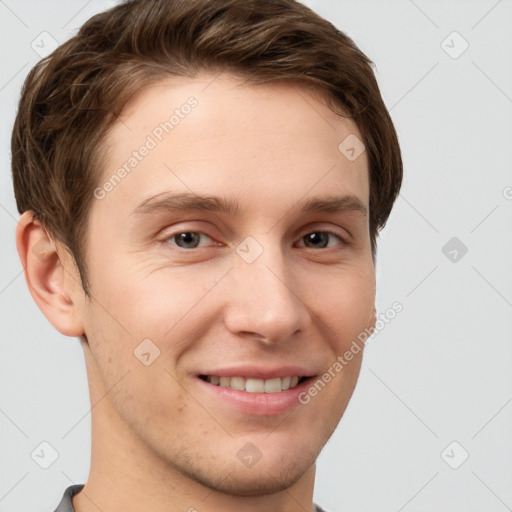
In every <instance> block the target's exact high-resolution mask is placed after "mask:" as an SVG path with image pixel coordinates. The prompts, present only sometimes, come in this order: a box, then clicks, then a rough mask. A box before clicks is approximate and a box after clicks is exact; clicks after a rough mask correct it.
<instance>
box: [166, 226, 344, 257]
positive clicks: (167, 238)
mask: <svg viewBox="0 0 512 512" xmlns="http://www.w3.org/2000/svg"><path fill="white" fill-rule="evenodd" d="M185 233H193V234H196V235H197V234H198V235H203V236H206V237H207V238H209V239H210V240H212V237H210V236H208V235H207V234H206V233H204V232H202V231H177V232H175V233H171V234H170V235H169V236H166V237H165V239H163V240H162V244H164V245H169V240H172V239H174V238H176V237H177V236H178V235H182V234H185ZM313 233H323V234H327V235H331V236H333V237H336V238H337V239H338V240H339V241H340V243H341V245H343V246H345V245H348V242H347V241H346V240H345V239H344V238H343V237H342V236H341V235H339V234H338V233H336V232H334V231H331V230H328V229H321V230H320V229H319V230H314V231H310V232H308V233H306V234H304V235H302V236H301V237H300V240H301V241H302V240H303V239H304V238H305V237H306V236H307V235H311V234H313ZM170 245H174V246H175V247H177V248H178V249H180V250H182V251H188V252H189V251H192V250H194V249H201V248H203V247H192V248H188V249H186V248H183V247H179V246H178V245H176V244H170ZM303 247H304V246H303ZM305 248H306V249H314V250H319V249H315V248H314V247H305ZM330 248H331V247H330V246H329V245H328V246H327V247H321V248H320V249H330Z"/></svg>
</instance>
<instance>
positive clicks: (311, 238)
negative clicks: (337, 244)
mask: <svg viewBox="0 0 512 512" xmlns="http://www.w3.org/2000/svg"><path fill="white" fill-rule="evenodd" d="M306 240H307V241H308V242H310V243H312V245H313V247H319V246H322V247H326V243H327V241H326V237H325V236H324V233H320V232H316V233H311V234H310V235H308V236H307V237H306ZM318 242H320V243H318ZM306 245H307V244H306Z"/></svg>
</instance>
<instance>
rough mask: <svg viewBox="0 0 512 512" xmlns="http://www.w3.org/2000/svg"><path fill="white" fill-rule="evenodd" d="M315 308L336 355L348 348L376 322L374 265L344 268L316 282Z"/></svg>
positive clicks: (320, 324) (320, 325) (320, 326)
mask: <svg viewBox="0 0 512 512" xmlns="http://www.w3.org/2000/svg"><path fill="white" fill-rule="evenodd" d="M315 286H316V288H317V289H318V290H319V292H318V293H317V294H316V295H315V299H314V300H315V311H316V313H317V315H318V316H319V318H320V320H321V321H320V322H319V328H322V327H323V328H324V331H323V334H324V336H325V338H326V339H329V340H331V346H332V348H333V349H335V351H336V353H337V354H340V353H342V352H343V351H345V350H346V349H347V347H348V346H350V344H351V343H352V341H353V340H357V336H358V335H359V334H360V333H361V332H364V330H365V329H367V328H368V327H369V326H371V325H372V321H373V308H374V304H375V272H374V270H373V266H372V265H371V264H369V265H367V266H365V267H363V266H361V267H359V268H344V269H343V270H339V271H338V272H333V274H332V275H331V276H328V277H324V278H323V279H322V280H321V281H320V282H319V281H317V283H316V285H315Z"/></svg>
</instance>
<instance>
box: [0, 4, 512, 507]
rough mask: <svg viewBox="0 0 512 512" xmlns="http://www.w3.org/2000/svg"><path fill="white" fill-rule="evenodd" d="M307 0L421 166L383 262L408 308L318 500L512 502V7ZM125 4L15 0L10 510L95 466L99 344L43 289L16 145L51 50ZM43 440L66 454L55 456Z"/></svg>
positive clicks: (381, 252) (4, 413) (6, 31)
mask: <svg viewBox="0 0 512 512" xmlns="http://www.w3.org/2000/svg"><path fill="white" fill-rule="evenodd" d="M304 3H306V4H307V5H309V6H310V7H312V8H313V9H315V10H316V11H317V12H318V13H319V14H321V15H323V16H324V17H326V18H327V19H329V20H330V21H331V22H333V23H334V24H335V25H336V26H337V27H338V28H339V29H341V30H343V31H345V32H347V33H348V35H350V36H351V37H352V38H353V39H354V40H355V42H356V43H357V44H358V45H359V47H360V48H361V49H362V50H363V51H364V52H365V53H366V54H367V55H368V56H369V57H370V58H371V59H372V60H373V61H374V62H375V64H376V73H377V79H378V81H379V84H380V86H381V90H382V93H383V96H384V99H385V102H386V104H387V106H388V108H389V109H390V111H391V116H392V117H393V120H394V122H395V125H396V128H397V131H398V134H399V137H400V142H401V146H402V151H403V158H404V165H405V179H404V184H403V189H402V193H401V196H400V198H399V199H398V201H397V203H396V206H395V210H394V211H393V213H392V215H391V218H390V220H389V222H388V226H387V227H386V228H385V230H384V231H383V232H382V234H381V237H380V241H379V248H378V263H377V280H378V297H377V307H378V311H379V312H384V311H385V310H387V309H388V308H389V307H390V306H391V304H392V303H393V302H395V301H399V302H400V303H401V304H402V305H403V311H402V312H401V313H399V314H398V315H397V316H396V317H395V318H394V319H393V320H392V321H391V322H389V323H388V324H386V326H385V328H384V329H382V330H381V331H380V332H379V333H378V334H377V335H376V336H375V337H374V339H372V340H371V341H370V342H369V343H368V345H367V348H366V354H365V359H364V363H363V368H362V371H361V376H360V380H359V383H358V385H357V388H356V391H355V393H354V395H353V399H352V401H351V403H350V405H349V407H348V409H347V411H346V413H345V415H344V417H343V419H342V422H341V424H340V426H339V428H338V430H337V432H336V434H335V435H334V436H333V438H332V439H331V440H330V442H329V443H328V444H327V446H326V448H325V449H324V451H323V452H322V454H321V455H320V458H319V462H318V472H317V482H316V491H315V500H316V501H317V502H318V503H320V504H321V505H322V506H323V507H325V508H326V509H327V510H328V511H330V512H341V511H354V512H369V511H372V512H373V511H376V510H379V511H381V512H387V511H396V512H399V511H402V510H403V511H406V512H418V511H431V510H436V511H437V512H448V511H449V512H457V511H464V512H483V511H485V512H501V511H506V510H512V486H511V485H510V482H511V479H512V435H511V433H512V428H511V427H512V372H511V371H510V367H511V362H512V344H511V341H512V339H511V338H512V336H511V332H512V314H511V313H512V270H511V262H512V231H511V228H512V172H511V169H512V151H511V146H512V144H511V141H512V64H511V63H512V58H511V57H512V2H511V1H510V0H500V1H496V0H480V1H475V0H473V1H462V0H459V1H453V0H452V1H433V0H431V1H427V0H415V1H412V0H391V1H386V2H384V1H382V0H381V1H378V0H374V1H369V0H368V1H364V0H363V1H361V0H359V1H356V0H350V1H348V0H341V1H335V0H316V1H312V0H310V1H305V2H304ZM113 4H114V2H105V1H101V0H90V1H87V0H72V1H66V2H64V1H55V0H52V1H44V2H42V1H36V0H32V1H28V0H27V1H15V0H0V52H1V74H0V105H1V113H2V115H1V117H0V145H1V146H0V147H1V150H0V179H1V188H0V250H1V270H0V460H1V464H0V512H7V511H10V512H21V511H27V510H34V511H35V510H37V511H46V512H52V511H53V510H54V508H55V507H56V505H57V503H58V502H59V501H60V498H61V496H62V493H63V491H64V489H65V487H67V486H69V485H71V484H72V483H84V482H85V481H86V479H87V474H88V469H89V455H90V404H89V397H88V390H87V384H86V373H85V368H84V363H83V356H82V352H81V348H80V344H79V341H78V340H77V339H72V338H66V337H64V336H61V335H60V334H59V333H58V332H57V331H55V330H54V329H53V327H52V326H51V325H50V324H49V323H48V322H47V321H46V319H45V318H44V316H43V315H42V313H41V312H40V311H39V310H38V308H37V307H36V306H35V304H34V302H33V300H32V298H31V297H30V294H29V293H28V291H27V288H26V285H25V281H24V278H23V274H22V268H21V265H20V263H19V260H18V257H17V253H16V250H15V245H14V230H15V227H16V222H17V219H18V214H17V211H16V207H15V201H14V197H13V191H12V184H11V178H10V153H9V144H10V131H11V129H12V123H13V120H14V115H15V109H16V104H17V101H18V98H19V92H20V87H21V84H22V82H23V80H24V78H25V76H26V74H27V73H28V71H29V69H30V68H31V67H32V66H33V65H34V64H35V63H36V62H37V60H38V59H39V58H40V55H39V54H38V52H39V53H41V52H44V51H45V49H49V48H51V45H52V44H53V42H52V40H53V39H54V40H56V41H58V42H59V43H62V42H64V41H65V40H66V39H67V38H68V37H70V36H71V35H72V34H73V33H74V32H75V30H76V29H77V28H78V27H79V26H80V25H81V24H82V23H83V22H84V21H85V20H86V19H88V18H89V17H90V16H91V15H93V14H94V13H96V12H99V11H101V10H103V9H105V8H108V7H110V6H112V5H113ZM454 237H455V239H454V240H452V239H453V238H454ZM446 244H448V245H446ZM466 250H467V252H465V251H466ZM43 442H45V443H49V444H50V445H51V447H53V448H50V447H49V446H48V445H46V444H44V445H41V443H43ZM34 450H36V453H41V450H43V452H44V453H46V457H50V459H48V461H47V462H50V460H51V456H52V454H53V452H52V450H56V452H57V453H58V458H57V459H56V460H55V462H53V464H51V466H49V467H48V468H47V469H44V468H42V467H41V466H40V465H41V463H42V462H41V461H40V460H39V461H38V462H39V463H37V462H36V460H37V457H36V456H33V455H31V454H33V452H34Z"/></svg>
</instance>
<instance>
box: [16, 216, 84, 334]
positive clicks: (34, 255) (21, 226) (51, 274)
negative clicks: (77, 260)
mask: <svg viewBox="0 0 512 512" xmlns="http://www.w3.org/2000/svg"><path fill="white" fill-rule="evenodd" d="M16 246H17V248H18V254H19V257H20V260H21V263H22V265H23V269H24V274H25V280H26V282H27V285H28V289H29V291H30V294H31V295H32V297H33V299H34V300H35V301H36V304H37V305H38V306H39V309H40V310H41V311H42V312H43V314H44V316H45V317H46V318H47V319H48V320H49V321H50V323H51V324H52V325H53V326H54V327H55V328H56V329H57V330H58V331H59V332H60V333H62V334H64V335H66V336H81V335H82V334H84V329H83V324H82V319H81V316H80V310H79V308H78V307H77V306H79V302H80V300H81V298H82V296H85V294H84V293H83V291H82V287H81V284H80V279H79V278H77V276H76V274H77V272H76V270H75V268H74V265H72V263H73V259H72V258H71V257H70V255H69V254H68V253H67V251H65V249H64V247H63V246H60V247H59V250H58V249H57V247H56V245H55V244H54V243H53V241H52V240H51V238H50V237H49V236H48V234H47V232H46V230H45V229H44V227H43V226H42V225H41V222H40V221H39V220H37V219H36V218H35V216H34V213H33V212H31V211H27V212H25V213H23V215H22V216H21V218H20V220H19V222H18V227H17V228H16ZM81 291H82V293H80V292H81Z"/></svg>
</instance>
